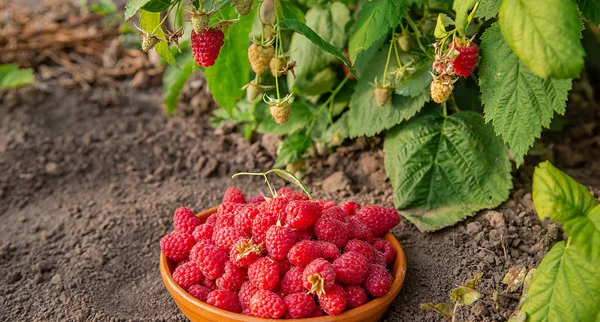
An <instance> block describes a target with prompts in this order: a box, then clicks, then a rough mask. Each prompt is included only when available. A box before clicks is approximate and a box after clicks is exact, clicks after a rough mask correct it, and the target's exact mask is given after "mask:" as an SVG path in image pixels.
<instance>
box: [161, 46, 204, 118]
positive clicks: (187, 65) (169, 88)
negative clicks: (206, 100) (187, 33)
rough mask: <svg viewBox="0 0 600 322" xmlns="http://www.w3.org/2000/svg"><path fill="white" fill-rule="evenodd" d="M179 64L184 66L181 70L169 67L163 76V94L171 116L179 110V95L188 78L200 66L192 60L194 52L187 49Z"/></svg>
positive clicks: (180, 56)
mask: <svg viewBox="0 0 600 322" xmlns="http://www.w3.org/2000/svg"><path fill="white" fill-rule="evenodd" d="M177 64H178V65H180V66H182V67H181V69H177V68H175V67H173V66H167V68H166V69H165V72H164V74H163V92H164V95H165V99H164V101H163V103H164V104H165V106H166V107H167V113H169V114H172V113H173V112H174V111H175V109H176V108H177V101H178V100H179V94H180V93H181V89H183V86H184V85H185V83H186V82H187V80H188V78H189V77H190V75H192V73H193V72H194V70H196V69H198V64H196V62H195V61H194V59H193V58H192V52H191V51H190V50H187V49H186V50H185V51H184V53H183V54H181V55H179V56H178V57H177Z"/></svg>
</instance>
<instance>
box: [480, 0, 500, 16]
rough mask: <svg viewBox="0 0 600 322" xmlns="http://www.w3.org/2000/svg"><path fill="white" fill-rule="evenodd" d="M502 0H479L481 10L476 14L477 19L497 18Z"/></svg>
mask: <svg viewBox="0 0 600 322" xmlns="http://www.w3.org/2000/svg"><path fill="white" fill-rule="evenodd" d="M501 4H502V0H479V9H477V12H476V13H475V17H477V18H483V19H485V20H490V19H492V18H495V17H496V16H497V15H498V11H500V5H501Z"/></svg>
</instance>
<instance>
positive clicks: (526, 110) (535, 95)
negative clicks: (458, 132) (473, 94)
mask: <svg viewBox="0 0 600 322" xmlns="http://www.w3.org/2000/svg"><path fill="white" fill-rule="evenodd" d="M481 39H482V41H481V57H482V58H481V62H480V64H479V85H480V87H481V99H482V102H483V104H484V106H485V110H484V113H485V120H486V122H492V124H493V126H494V129H495V131H496V134H498V135H500V136H502V139H503V140H504V142H506V143H508V145H509V146H510V148H511V150H512V151H513V154H514V156H515V161H516V162H517V164H521V163H522V162H523V156H524V155H525V154H527V151H528V150H529V147H530V146H532V145H533V143H534V141H535V139H536V138H538V137H540V134H541V132H542V128H543V127H548V126H550V121H551V120H552V117H553V116H554V113H555V112H556V113H559V114H563V113H564V112H565V105H566V103H565V102H566V100H567V94H568V92H569V90H570V89H571V80H568V79H555V78H547V79H545V80H544V79H541V78H539V77H538V76H536V75H535V74H534V73H532V72H531V71H530V70H529V69H528V68H527V67H525V65H524V64H523V62H522V61H520V60H519V58H517V56H516V55H515V54H514V53H513V52H512V50H511V49H510V47H509V46H508V44H507V43H506V42H505V41H504V39H503V37H502V34H501V32H500V28H498V25H497V24H495V25H493V26H492V27H490V28H488V29H487V30H486V31H485V33H484V34H483V35H482V37H481Z"/></svg>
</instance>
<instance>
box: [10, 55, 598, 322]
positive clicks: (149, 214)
mask: <svg viewBox="0 0 600 322" xmlns="http://www.w3.org/2000/svg"><path fill="white" fill-rule="evenodd" d="M61 68H62V67H60V66H52V65H51V66H50V67H46V68H45V69H42V70H40V69H37V72H36V81H37V82H36V83H35V84H34V85H31V86H28V87H25V88H21V89H19V90H11V91H6V92H3V93H0V220H1V221H2V224H1V225H0V283H1V284H2V287H0V320H3V321H185V320H186V319H185V317H184V316H183V315H182V314H181V313H180V312H179V310H178V308H177V307H176V306H175V304H174V302H173V301H172V299H171V298H170V295H169V293H168V292H167V290H166V288H165V287H164V286H163V284H162V281H161V279H160V276H159V272H158V256H159V252H160V248H159V243H158V242H159V239H160V238H161V237H162V236H163V235H164V234H166V233H168V232H169V231H170V230H171V229H172V227H171V223H172V213H173V210H174V209H176V208H177V207H179V206H188V207H191V208H192V209H194V210H196V211H200V210H203V209H206V208H208V207H212V206H214V205H216V204H217V203H218V202H219V199H220V198H221V196H222V193H223V192H224V191H225V189H226V188H227V187H228V186H230V185H232V184H235V185H238V186H239V187H241V188H242V190H244V191H245V192H246V193H247V194H251V195H253V194H256V193H265V192H266V191H267V190H266V187H264V186H263V183H262V182H261V180H258V179H252V178H242V179H236V180H235V181H233V180H232V179H231V175H232V174H234V173H236V172H240V171H263V170H266V169H269V168H270V167H271V165H272V163H273V159H274V153H275V149H276V144H277V140H278V138H277V137H274V136H256V137H254V138H253V141H252V142H248V141H246V140H245V139H244V138H243V137H242V136H241V135H239V134H238V133H236V132H235V128H234V127H232V126H222V127H220V128H218V129H216V130H215V129H212V128H211V127H210V126H209V121H208V119H209V116H210V111H211V110H212V109H214V108H216V106H215V104H214V103H213V102H212V100H211V99H210V96H209V94H208V93H207V89H206V86H205V85H204V82H203V80H202V78H201V77H200V76H196V77H194V79H193V80H192V81H191V82H189V83H188V85H186V88H185V89H184V97H183V98H182V103H181V106H180V109H179V110H178V112H177V113H176V115H175V116H168V115H166V113H165V111H164V108H163V107H162V106H161V99H162V98H161V89H160V87H159V84H158V83H157V82H156V77H155V78H154V79H153V78H152V77H151V78H150V79H148V80H147V84H146V86H139V82H138V83H135V82H132V80H131V79H128V78H126V77H125V78H121V79H117V80H115V82H113V83H102V84H96V85H94V86H91V87H89V88H82V86H80V85H79V84H77V83H75V84H73V83H68V84H67V83H65V82H61V81H59V80H58V79H59V76H56V77H55V76H52V75H50V76H47V75H46V76H47V77H46V76H44V75H42V74H43V72H44V71H46V72H48V71H49V70H50V71H52V72H56V74H61V73H63V74H64V70H61ZM46 74H48V73H46ZM153 80H154V81H153ZM583 92H585V91H583V90H578V87H577V86H576V89H575V90H574V92H573V93H572V94H571V98H570V103H569V105H570V106H569V107H568V108H567V117H566V118H564V120H565V121H566V124H567V126H565V127H563V128H562V129H560V130H559V131H556V132H549V133H547V134H545V139H544V143H545V146H546V147H550V149H548V150H547V151H542V152H543V153H541V154H542V156H531V157H528V158H527V160H526V164H524V165H523V166H521V167H520V168H519V169H518V170H515V171H514V183H515V188H514V189H513V191H512V192H511V198H510V199H509V200H508V201H507V202H505V203H504V204H503V205H502V206H500V207H499V208H498V209H495V210H489V211H483V212H481V213H479V214H477V215H476V216H474V217H473V218H470V219H468V220H466V221H464V222H462V223H459V224H457V225H455V226H453V227H450V228H447V229H444V230H442V231H439V232H435V233H420V232H419V231H417V230H416V229H415V228H414V227H413V226H412V225H411V224H410V223H408V222H407V221H406V220H404V219H403V220H402V221H401V223H400V225H399V226H398V227H397V228H396V229H394V231H393V233H394V235H395V236H396V237H397V238H398V239H399V241H400V242H401V244H402V246H403V247H404V250H405V252H406V256H407V261H408V267H407V275H406V280H405V284H404V287H403V288H402V290H401V292H400V295H399V296H398V298H397V300H396V301H395V302H394V304H393V305H392V306H391V307H390V309H389V310H388V312H387V314H386V315H385V317H384V321H441V320H442V319H441V318H440V316H438V315H436V314H435V313H432V312H424V311H421V310H420V309H419V304H420V303H425V302H434V303H438V302H442V301H448V292H449V291H450V290H451V289H452V288H453V287H455V286H457V285H460V284H462V283H464V282H465V281H466V280H468V279H470V278H472V276H473V275H474V274H476V273H480V272H481V273H483V277H482V278H481V280H480V284H479V290H481V291H482V293H484V294H485V295H484V297H483V299H482V300H480V301H479V302H477V303H476V304H475V305H473V306H472V307H469V308H461V309H460V310H459V311H458V312H459V313H458V314H459V315H458V320H459V321H503V320H505V319H506V318H507V317H508V316H509V315H510V314H511V312H512V310H513V309H514V307H515V305H516V303H517V299H518V297H519V295H520V294H519V293H518V292H516V293H508V294H505V295H504V296H500V298H499V300H498V304H499V306H498V308H496V305H495V303H494V301H493V300H492V297H491V294H492V292H493V291H494V290H499V291H501V293H503V294H504V289H505V286H504V285H503V284H502V283H501V280H502V278H503V276H504V274H505V273H506V272H507V270H508V269H509V268H510V267H513V266H516V265H525V266H527V267H528V268H531V267H535V266H536V265H537V264H538V263H539V261H540V260H541V258H542V257H543V256H544V254H545V253H546V251H547V250H548V249H549V247H550V246H551V245H552V244H553V243H554V242H555V241H556V240H559V239H562V238H563V236H562V230H561V228H560V227H559V226H557V225H555V224H552V223H548V222H544V223H541V222H540V221H539V220H538V219H537V217H536V215H535V212H534V209H533V205H532V201H531V194H530V190H531V187H530V185H531V175H532V172H533V167H534V166H535V164H537V162H538V161H539V160H540V159H542V158H550V159H552V160H553V161H554V163H555V165H557V166H558V167H560V168H561V169H563V170H566V171H567V172H568V173H569V174H571V175H573V176H574V177H575V178H576V179H578V180H580V181H581V182H582V183H584V184H586V185H588V186H589V187H590V188H591V189H592V190H594V191H595V192H596V193H597V191H598V190H597V189H600V161H598V160H600V158H599V156H600V129H599V128H598V120H599V119H600V106H599V105H598V104H597V103H594V102H593V101H590V100H589V97H586V96H585V95H584V94H582V93H583ZM596 95H598V93H596ZM308 167H309V168H310V169H311V170H310V171H309V172H308V173H307V174H306V176H305V179H304V180H305V181H306V182H307V183H308V186H309V188H310V189H311V190H312V191H313V193H314V194H315V195H316V196H317V197H326V198H331V199H333V200H335V201H338V202H342V201H345V200H347V199H353V200H355V201H357V202H360V203H363V204H370V203H378V204H384V205H387V206H392V205H393V202H392V195H391V187H390V185H389V182H388V180H387V179H386V176H385V172H384V169H383V151H382V147H381V140H380V139H379V138H373V139H368V140H366V139H358V140H355V141H352V142H347V144H346V145H345V146H344V147H341V148H339V149H338V150H337V151H336V152H335V153H332V154H330V155H329V156H327V157H321V158H314V159H311V160H309V162H308ZM277 184H280V185H281V184H282V182H278V181H277ZM596 195H597V194H596Z"/></svg>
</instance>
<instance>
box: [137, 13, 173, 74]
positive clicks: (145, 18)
mask: <svg viewBox="0 0 600 322" xmlns="http://www.w3.org/2000/svg"><path fill="white" fill-rule="evenodd" d="M159 25H160V13H159V12H150V11H146V10H143V9H142V10H140V28H142V29H143V30H145V31H147V32H148V33H150V34H153V35H155V36H157V37H158V38H161V39H165V33H164V32H163V31H162V29H161V28H160V27H159ZM154 49H155V50H156V52H157V53H158V55H159V56H160V57H161V58H162V59H164V61H165V62H166V63H167V64H169V65H175V66H177V63H176V61H175V56H174V55H173V53H172V52H171V50H169V44H168V43H167V42H166V41H161V42H159V43H158V44H156V46H155V47H154Z"/></svg>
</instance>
